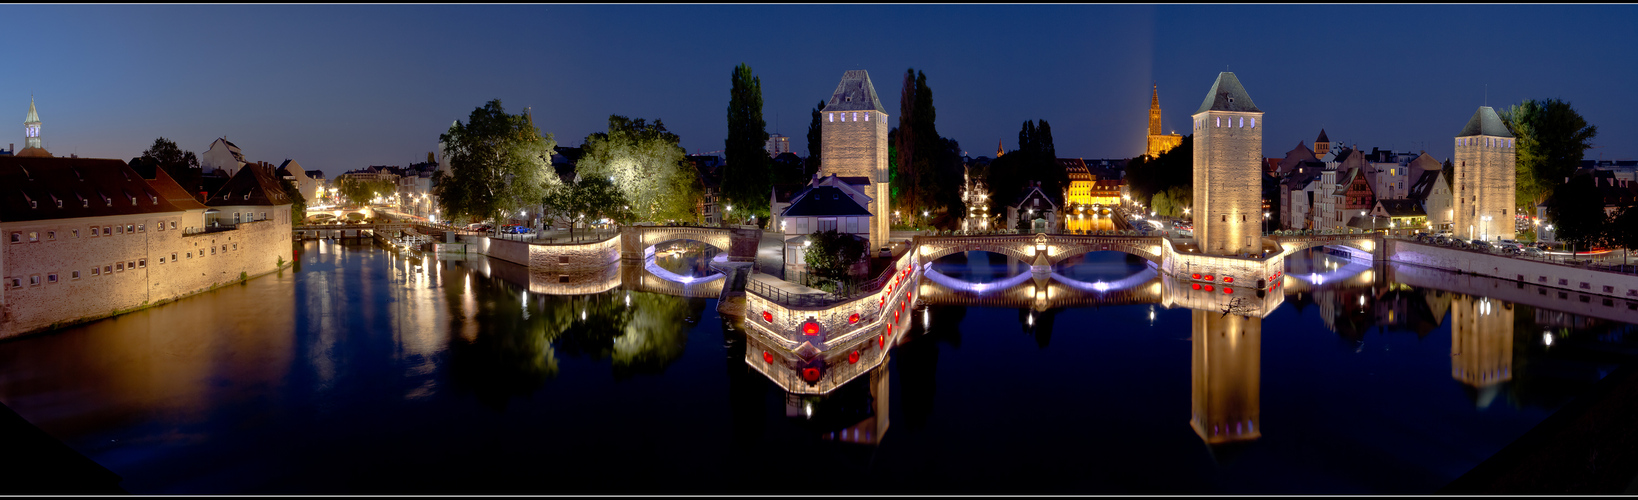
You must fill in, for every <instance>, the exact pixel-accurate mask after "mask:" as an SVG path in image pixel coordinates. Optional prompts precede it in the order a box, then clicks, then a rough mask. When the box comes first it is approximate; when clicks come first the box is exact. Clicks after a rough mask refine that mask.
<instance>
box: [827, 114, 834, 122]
mask: <svg viewBox="0 0 1638 500" xmlns="http://www.w3.org/2000/svg"><path fill="white" fill-rule="evenodd" d="M825 116H827V117H830V121H832V122H834V121H836V113H825Z"/></svg>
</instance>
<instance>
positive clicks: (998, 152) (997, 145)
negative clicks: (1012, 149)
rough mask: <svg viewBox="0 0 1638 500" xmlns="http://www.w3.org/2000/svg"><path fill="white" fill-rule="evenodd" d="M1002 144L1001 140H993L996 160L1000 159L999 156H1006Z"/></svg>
mask: <svg viewBox="0 0 1638 500" xmlns="http://www.w3.org/2000/svg"><path fill="white" fill-rule="evenodd" d="M1002 144H1003V143H1002V141H1001V139H996V140H995V157H996V158H1000V157H1001V155H1003V154H1006V151H1005V147H1003V146H1002Z"/></svg>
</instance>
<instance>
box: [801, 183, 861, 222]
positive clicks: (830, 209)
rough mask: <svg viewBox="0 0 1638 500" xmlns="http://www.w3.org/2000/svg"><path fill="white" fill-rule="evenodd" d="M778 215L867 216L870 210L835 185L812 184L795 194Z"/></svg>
mask: <svg viewBox="0 0 1638 500" xmlns="http://www.w3.org/2000/svg"><path fill="white" fill-rule="evenodd" d="M779 215H780V217H854V216H869V215H870V211H869V210H865V207H863V206H861V205H859V203H858V202H855V201H853V198H852V197H850V196H848V195H847V193H845V192H842V190H841V189H837V188H836V187H835V186H814V187H811V188H809V189H808V190H807V191H806V192H803V193H801V194H798V195H796V198H795V200H793V201H791V206H789V207H786V208H785V211H784V212H783V213H781V214H779Z"/></svg>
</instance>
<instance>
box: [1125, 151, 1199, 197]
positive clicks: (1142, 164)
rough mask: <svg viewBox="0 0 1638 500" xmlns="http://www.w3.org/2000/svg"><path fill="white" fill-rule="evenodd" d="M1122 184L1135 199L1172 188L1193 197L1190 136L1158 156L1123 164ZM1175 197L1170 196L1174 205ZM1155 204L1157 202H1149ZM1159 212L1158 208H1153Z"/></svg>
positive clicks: (1152, 195)
mask: <svg viewBox="0 0 1638 500" xmlns="http://www.w3.org/2000/svg"><path fill="white" fill-rule="evenodd" d="M1125 179H1126V185H1127V186H1129V189H1130V191H1131V193H1132V199H1133V200H1137V201H1144V200H1150V199H1152V198H1153V197H1154V196H1155V195H1158V194H1160V193H1164V192H1167V191H1168V190H1170V189H1171V188H1173V187H1183V188H1184V190H1185V191H1189V193H1190V194H1189V198H1190V199H1191V200H1192V199H1193V197H1194V194H1193V190H1194V135H1192V134H1191V135H1186V136H1183V141H1182V142H1181V143H1180V144H1178V145H1177V147H1175V148H1172V149H1171V150H1170V151H1167V152H1165V153H1161V154H1160V156H1159V157H1155V158H1148V157H1145V156H1139V157H1137V158H1133V159H1132V160H1131V161H1129V162H1127V164H1126V178H1125ZM1177 199H1178V198H1176V197H1172V199H1171V200H1172V202H1173V203H1174V204H1175V202H1176V200H1177ZM1151 205H1152V206H1156V207H1158V206H1159V204H1158V203H1151ZM1156 211H1157V212H1158V211H1159V210H1158V209H1157V210H1156Z"/></svg>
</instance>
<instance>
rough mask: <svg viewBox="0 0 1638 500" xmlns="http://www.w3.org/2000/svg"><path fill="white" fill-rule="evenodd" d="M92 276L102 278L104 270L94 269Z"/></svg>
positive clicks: (92, 269)
mask: <svg viewBox="0 0 1638 500" xmlns="http://www.w3.org/2000/svg"><path fill="white" fill-rule="evenodd" d="M91 275H92V276H102V268H100V267H92V268H91Z"/></svg>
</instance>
